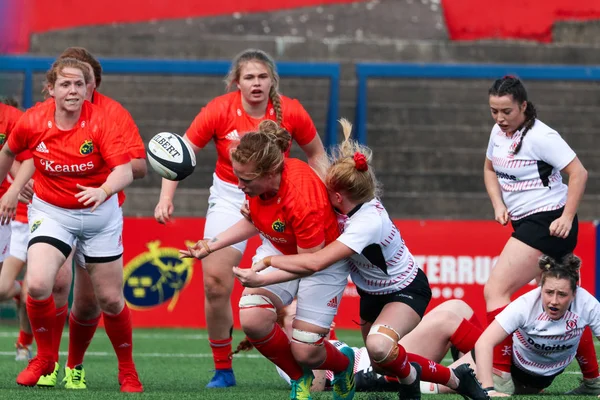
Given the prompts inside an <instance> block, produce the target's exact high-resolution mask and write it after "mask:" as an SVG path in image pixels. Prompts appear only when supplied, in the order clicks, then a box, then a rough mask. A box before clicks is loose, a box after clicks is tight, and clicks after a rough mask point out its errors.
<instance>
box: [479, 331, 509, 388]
mask: <svg viewBox="0 0 600 400" xmlns="http://www.w3.org/2000/svg"><path fill="white" fill-rule="evenodd" d="M507 336H508V333H506V331H505V330H504V329H503V328H502V326H500V324H499V323H498V322H497V321H495V320H494V321H492V323H491V324H490V325H489V326H488V327H487V329H486V330H485V331H484V332H483V333H482V334H481V336H480V337H479V340H477V343H475V359H476V360H477V378H478V379H479V381H480V382H481V386H483V387H484V388H489V387H494V380H493V379H492V374H493V358H494V347H495V346H496V345H498V344H499V343H501V342H502V341H503V340H504V339H505V338H506V337H507Z"/></svg>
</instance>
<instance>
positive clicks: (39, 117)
mask: <svg viewBox="0 0 600 400" xmlns="http://www.w3.org/2000/svg"><path fill="white" fill-rule="evenodd" d="M52 107H54V99H51V98H50V99H47V100H45V101H43V102H39V103H36V104H35V105H34V106H33V107H31V108H29V109H27V110H26V111H25V114H24V116H23V119H24V120H25V121H28V122H29V123H30V124H32V125H33V124H36V123H38V122H39V123H40V126H41V125H43V126H45V125H46V122H45V121H44V120H45V119H46V115H47V113H48V111H49V109H51V108H52Z"/></svg>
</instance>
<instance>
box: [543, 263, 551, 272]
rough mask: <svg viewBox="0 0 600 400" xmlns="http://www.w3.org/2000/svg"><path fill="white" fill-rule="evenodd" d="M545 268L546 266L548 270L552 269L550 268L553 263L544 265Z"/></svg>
mask: <svg viewBox="0 0 600 400" xmlns="http://www.w3.org/2000/svg"><path fill="white" fill-rule="evenodd" d="M544 268H546V271H548V270H550V268H552V265H550V264H549V263H548V264H546V265H544Z"/></svg>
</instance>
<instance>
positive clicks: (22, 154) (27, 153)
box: [15, 150, 33, 162]
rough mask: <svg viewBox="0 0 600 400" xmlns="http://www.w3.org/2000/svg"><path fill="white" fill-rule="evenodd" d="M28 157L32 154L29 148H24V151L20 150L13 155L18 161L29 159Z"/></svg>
mask: <svg viewBox="0 0 600 400" xmlns="http://www.w3.org/2000/svg"><path fill="white" fill-rule="evenodd" d="M30 158H33V154H31V152H30V151H29V150H25V151H22V152H20V153H19V154H17V156H16V157H15V160H17V161H19V162H23V161H25V160H29V159H30Z"/></svg>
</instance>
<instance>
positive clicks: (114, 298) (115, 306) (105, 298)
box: [92, 291, 125, 318]
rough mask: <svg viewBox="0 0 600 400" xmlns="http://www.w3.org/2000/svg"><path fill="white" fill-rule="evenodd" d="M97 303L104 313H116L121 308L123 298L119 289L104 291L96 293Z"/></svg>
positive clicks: (123, 302)
mask: <svg viewBox="0 0 600 400" xmlns="http://www.w3.org/2000/svg"><path fill="white" fill-rule="evenodd" d="M98 304H99V305H100V309H101V310H102V311H104V312H105V313H108V314H113V315H116V314H119V313H120V312H121V310H123V306H124V304H125V299H124V298H123V294H122V293H121V292H119V291H105V292H103V293H99V294H98ZM92 318H93V317H92Z"/></svg>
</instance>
